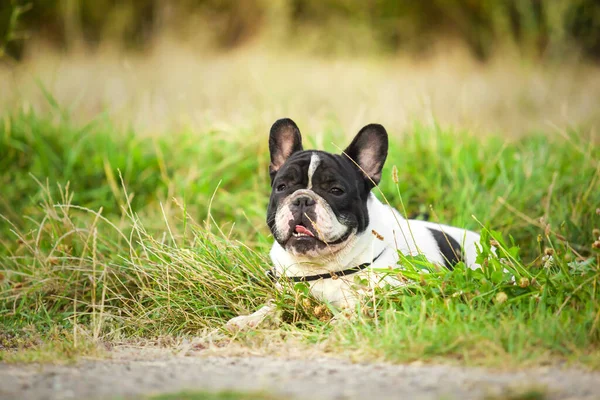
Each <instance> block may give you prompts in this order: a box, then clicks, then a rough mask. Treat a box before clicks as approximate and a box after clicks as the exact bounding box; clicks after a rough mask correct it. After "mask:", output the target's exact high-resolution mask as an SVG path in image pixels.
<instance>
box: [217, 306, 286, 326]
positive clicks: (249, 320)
mask: <svg viewBox="0 0 600 400" xmlns="http://www.w3.org/2000/svg"><path fill="white" fill-rule="evenodd" d="M275 311H276V307H275V305H274V304H273V302H269V303H268V304H267V305H266V306H264V307H262V308H261V309H260V310H258V311H256V312H254V313H252V314H250V315H240V316H239V317H235V318H231V319H230V320H229V321H227V323H226V324H225V328H226V329H227V330H229V331H230V332H237V331H241V330H244V329H252V328H256V327H257V326H258V325H259V324H260V323H261V322H263V321H264V320H265V318H267V317H272V316H276V312H275Z"/></svg>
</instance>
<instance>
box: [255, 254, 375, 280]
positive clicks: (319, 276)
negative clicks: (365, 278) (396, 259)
mask: <svg viewBox="0 0 600 400" xmlns="http://www.w3.org/2000/svg"><path fill="white" fill-rule="evenodd" d="M385 250H386V249H383V251H382V252H381V253H379V255H378V256H377V257H375V258H374V259H373V261H371V262H367V263H364V264H360V265H357V266H356V267H352V268H348V269H344V270H341V271H335V272H326V273H324V274H317V275H307V276H286V278H287V279H289V280H291V281H292V282H312V281H317V280H319V279H337V278H339V277H340V276H346V275H352V274H355V273H357V272H359V271H362V270H363V269H365V268H367V267H370V266H371V265H372V264H373V263H374V262H375V261H377V259H378V258H379V257H381V255H382V254H383V253H384V252H385ZM267 276H268V277H269V278H271V280H273V281H275V280H277V275H275V271H274V270H269V271H267Z"/></svg>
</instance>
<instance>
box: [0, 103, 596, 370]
mask: <svg viewBox="0 0 600 400" xmlns="http://www.w3.org/2000/svg"><path fill="white" fill-rule="evenodd" d="M0 122H1V123H0V154H2V158H0V171H1V172H0V185H1V187H2V192H1V197H0V214H2V215H3V217H4V218H3V219H2V220H1V221H0V244H1V245H2V249H1V250H0V257H1V260H0V263H1V266H0V321H1V322H0V323H1V324H2V325H3V326H2V327H1V328H2V331H4V332H8V334H10V335H11V337H16V338H19V337H24V336H26V335H27V334H28V333H27V332H34V334H35V335H39V336H40V337H44V338H49V340H52V339H53V338H54V339H55V340H56V332H68V333H69V335H68V337H69V339H68V340H69V341H71V342H73V346H72V347H75V348H77V346H87V343H89V342H90V341H91V342H94V341H97V340H101V341H111V340H123V339H133V340H135V339H136V338H141V337H156V336H161V335H174V336H183V335H198V334H200V333H202V332H206V331H215V330H216V331H221V332H224V331H223V330H222V327H223V324H224V323H225V321H227V320H228V319H229V318H231V317H233V316H236V315H239V314H241V313H248V312H251V311H253V310H254V309H256V308H257V307H259V306H260V305H261V304H263V303H264V302H265V301H266V300H267V299H269V298H275V299H276V301H277V303H278V304H279V306H280V308H281V309H282V311H283V321H284V323H283V325H282V326H281V327H280V328H274V330H273V329H271V330H269V329H265V330H261V331H258V332H255V333H252V332H251V333H247V334H242V335H239V336H234V337H233V339H234V340H236V341H239V342H241V343H245V344H247V345H251V346H255V347H257V348H258V350H260V348H261V346H262V347H266V345H265V344H264V343H265V341H267V340H279V341H281V340H286V338H289V337H294V338H297V339H299V341H300V343H304V344H305V345H306V346H311V345H312V344H314V343H319V345H320V346H321V347H322V348H323V350H324V351H332V352H335V353H337V354H340V353H342V354H345V355H347V356H348V357H350V358H353V359H357V360H375V359H383V360H387V361H391V362H407V361H415V360H422V361H425V362H427V361H443V362H459V363H464V364H469V365H491V366H496V367H498V366H526V365H540V364H545V363H552V362H556V361H562V360H565V361H568V362H572V363H577V364H583V365H586V366H589V367H592V368H600V362H599V361H600V294H599V291H600V288H599V287H598V284H599V283H600V270H599V258H600V252H599V251H598V248H597V247H598V245H600V243H599V242H597V241H599V240H600V238H599V236H600V232H598V231H594V230H595V229H598V228H599V227H600V215H599V214H600V211H598V208H599V207H600V147H599V146H597V145H594V143H595V142H594V138H593V137H591V136H590V135H589V134H588V133H587V132H578V131H572V132H562V133H556V132H539V133H532V134H531V135H529V136H527V137H525V138H524V139H520V140H519V141H509V140H505V139H503V138H502V136H501V135H500V134H498V135H485V136H484V135H479V134H478V132H472V133H470V132H463V131H453V130H449V129H443V128H439V127H438V128H425V127H422V126H415V127H414V128H413V129H410V130H409V131H407V132H391V135H392V139H391V149H390V154H389V158H388V162H387V166H386V169H385V170H384V174H383V183H382V185H381V191H382V193H383V194H384V195H385V198H386V199H387V200H388V201H389V202H390V203H391V204H392V205H394V206H396V207H399V206H400V196H401V197H402V201H403V203H404V204H405V205H406V208H407V210H408V212H416V211H427V212H430V214H431V215H432V219H433V220H434V221H440V222H443V223H448V224H454V225H459V226H464V227H467V228H471V229H475V230H480V231H482V232H483V237H484V240H483V243H482V244H483V246H484V250H483V253H482V255H481V261H482V262H484V264H486V265H487V266H486V268H485V269H484V270H483V271H470V270H465V269H464V268H461V267H460V266H459V267H458V268H456V269H455V270H454V271H440V270H439V269H436V268H434V267H433V266H431V265H428V264H427V263H424V262H422V260H419V259H418V258H411V259H404V262H403V264H404V266H405V270H404V271H403V272H402V275H403V276H404V278H407V279H408V280H409V281H408V284H407V285H406V286H403V287H389V288H385V289H382V290H377V292H376V293H374V295H373V296H368V298H367V299H365V301H364V302H363V304H361V306H360V308H361V309H360V310H359V316H358V317H357V318H355V319H353V320H348V321H341V322H340V323H338V324H334V325H332V324H330V323H329V322H328V320H329V318H330V316H331V312H330V311H329V310H328V308H327V307H323V306H322V305H321V304H318V302H316V301H315V300H313V299H309V298H307V297H306V295H305V292H306V290H305V289H306V288H305V287H303V285H302V284H298V285H296V286H295V287H294V288H292V287H288V288H286V289H287V290H285V291H284V292H283V293H278V292H276V291H275V290H274V289H273V288H272V286H271V285H270V283H269V281H268V279H267V278H266V277H265V276H264V270H265V269H267V268H268V266H269V260H268V249H269V246H270V243H271V238H270V237H269V232H268V229H267V227H266V224H265V211H264V210H265V208H266V204H267V201H268V195H269V185H268V175H267V169H268V168H267V163H268V159H269V157H268V149H267V133H266V132H264V133H263V134H258V135H257V134H255V133H254V132H248V131H244V130H242V129H240V130H235V129H233V128H232V129H231V130H228V131H220V130H207V131H203V132H188V131H181V132H175V133H169V134H165V135H163V136H156V137H148V136H144V135H139V134H137V133H136V132H121V131H117V130H116V129H115V128H114V127H113V126H111V123H110V121H109V120H107V119H106V118H103V117H99V118H98V119H97V120H95V121H93V122H92V123H90V124H88V125H86V126H79V125H77V124H74V123H72V122H70V121H69V118H68V114H67V113H65V112H62V111H61V110H58V108H57V112H56V113H55V114H53V115H36V114H34V113H31V112H29V113H20V114H11V115H5V116H4V117H3V119H2V120H1V121H0ZM299 122H301V121H299ZM350 134H352V133H349V135H350ZM403 134H404V135H403ZM325 135H326V137H328V138H330V139H331V140H325V143H327V144H328V145H327V148H326V150H330V151H334V150H335V149H336V145H337V146H338V147H344V145H345V144H346V142H347V141H348V140H349V136H342V135H341V134H340V133H339V132H338V131H337V130H334V131H331V132H325ZM305 139H306V140H305V141H306V142H307V143H311V136H310V134H309V133H305ZM332 142H333V143H335V145H334V144H332ZM394 166H396V167H397V171H398V173H397V176H398V182H397V183H396V182H394V179H393V177H392V169H393V167H394ZM379 195H380V197H381V194H379ZM494 241H495V242H497V243H496V246H498V247H499V248H500V250H499V252H498V255H497V256H496V255H493V254H492V253H491V252H490V251H489V245H490V243H491V242H492V243H493V242H494ZM595 242H596V244H594V243H595ZM594 247H595V248H594ZM504 269H506V270H507V271H508V272H503V271H504ZM512 276H514V277H515V281H514V282H513V281H512V280H511V279H512ZM356 284H357V286H360V285H362V282H360V281H357V282H356ZM261 337H262V338H263V339H260V338H261ZM257 338H258V340H257ZM10 343H12V344H11V345H7V346H3V349H2V348H0V354H2V355H3V356H2V358H3V359H5V360H10V357H11V356H10V354H12V353H14V350H15V349H21V348H23V347H28V346H29V347H33V348H34V349H35V348H37V347H36V345H35V344H28V345H23V344H22V343H20V342H19V341H18V340H11V341H10ZM78 343H81V344H80V345H78Z"/></svg>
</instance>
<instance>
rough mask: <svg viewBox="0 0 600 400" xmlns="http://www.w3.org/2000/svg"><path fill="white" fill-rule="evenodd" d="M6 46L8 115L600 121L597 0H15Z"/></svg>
mask: <svg viewBox="0 0 600 400" xmlns="http://www.w3.org/2000/svg"><path fill="white" fill-rule="evenodd" d="M0 43H1V44H0V47H1V49H2V50H0V52H1V53H0V54H4V56H3V58H2V60H3V61H2V66H0V107H2V108H3V109H5V110H6V109H12V108H14V107H16V106H17V107H34V108H36V109H40V110H44V109H46V108H48V107H52V105H50V104H48V95H49V94H51V95H52V97H53V99H54V100H56V102H57V103H58V104H60V105H61V106H64V107H66V108H67V109H68V110H69V111H70V113H71V115H73V117H74V118H78V119H84V120H85V119H89V118H93V117H94V116H97V115H98V114H99V113H108V114H109V115H110V116H111V117H112V118H113V119H114V120H115V121H127V123H129V124H133V125H134V126H135V127H136V128H138V129H139V130H141V131H145V132H148V131H160V130H165V129H174V128H180V127H181V126H185V127H192V128H193V129H196V128H198V127H206V126H207V125H208V126H214V125H234V126H238V127H239V126H242V127H247V128H248V129H256V128H260V129H263V128H264V127H265V126H267V125H268V124H269V123H270V122H271V121H272V120H273V119H275V118H278V117H280V116H282V115H284V114H285V115H289V116H291V117H296V118H297V119H300V120H301V122H303V123H304V124H305V125H308V127H310V128H311V129H317V130H322V129H326V127H327V126H328V125H332V124H333V125H340V126H341V127H342V128H343V129H344V130H345V129H354V128H356V127H358V126H359V125H361V124H364V123H366V122H370V121H380V122H382V123H384V124H386V125H387V126H390V127H392V129H395V130H398V131H401V130H404V129H406V128H407V127H408V126H410V125H411V124H413V123H414V122H415V121H418V122H419V123H424V124H430V123H441V124H443V125H451V126H456V127H459V128H468V129H477V130H478V131H481V132H484V131H485V132H487V131H496V132H497V131H502V132H503V133H504V134H507V135H509V134H510V135H520V134H523V133H526V132H531V131H535V130H539V129H545V130H547V129H548V128H549V127H551V129H555V128H556V127H559V128H565V127H578V128H583V129H588V128H591V127H594V126H596V124H597V122H598V121H599V120H600V116H599V115H598V110H599V107H598V106H599V103H600V98H599V96H600V74H599V72H598V62H600V2H598V1H596V0H546V1H544V0H506V1H493V0H432V1H426V2H425V1H414V0H396V1H393V0H369V1H351V0H273V1H269V0H241V1H234V0H222V1H219V0H171V1H159V0H94V1H83V0H2V2H1V3H0ZM240 124H241V125H240Z"/></svg>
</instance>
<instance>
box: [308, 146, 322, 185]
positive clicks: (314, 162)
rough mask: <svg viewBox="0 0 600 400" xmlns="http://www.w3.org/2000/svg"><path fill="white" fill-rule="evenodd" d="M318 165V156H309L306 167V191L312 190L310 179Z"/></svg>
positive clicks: (319, 162)
mask: <svg viewBox="0 0 600 400" xmlns="http://www.w3.org/2000/svg"><path fill="white" fill-rule="evenodd" d="M319 164H321V158H320V157H319V155H318V154H317V153H313V154H312V156H310V164H309V165H308V187H307V189H309V190H310V189H312V177H313V175H314V174H315V171H316V170H317V167H319Z"/></svg>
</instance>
